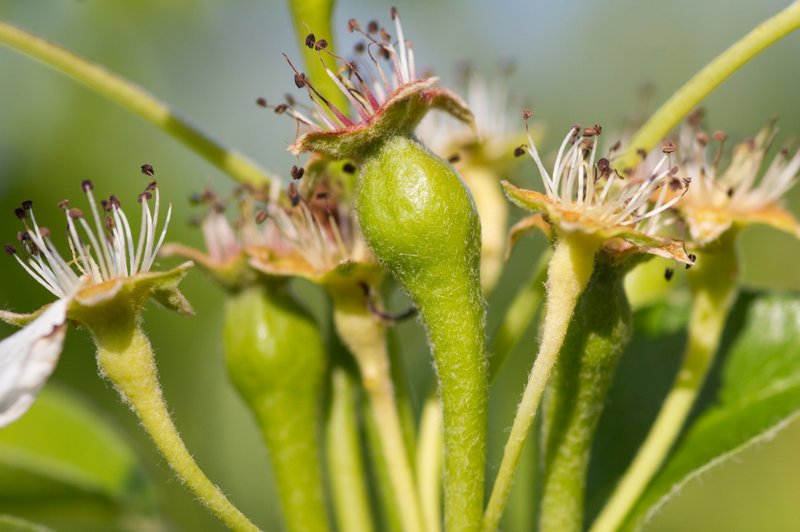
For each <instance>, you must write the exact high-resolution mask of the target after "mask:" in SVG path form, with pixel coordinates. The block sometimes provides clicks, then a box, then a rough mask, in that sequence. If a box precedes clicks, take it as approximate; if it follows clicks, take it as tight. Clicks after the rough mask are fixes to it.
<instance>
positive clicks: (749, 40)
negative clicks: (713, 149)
mask: <svg viewBox="0 0 800 532" xmlns="http://www.w3.org/2000/svg"><path fill="white" fill-rule="evenodd" d="M798 27H800V2H793V3H792V4H791V5H790V6H788V7H787V8H785V9H784V10H783V11H781V12H780V13H778V14H777V15H774V16H773V17H771V18H769V19H767V20H766V21H764V22H763V23H761V24H760V25H758V26H756V27H755V28H754V29H753V30H752V31H750V33H748V34H747V35H745V36H744V37H742V38H741V39H739V40H738V41H737V42H735V43H734V44H733V45H732V46H731V47H730V48H728V49H727V50H725V51H724V52H722V53H721V54H720V55H719V56H717V58H716V59H714V60H713V61H711V62H710V63H709V64H708V65H706V66H705V68H703V69H702V70H701V71H700V72H698V73H697V74H695V75H694V76H693V77H692V78H691V79H690V80H689V81H687V82H686V83H685V84H684V85H683V87H681V88H680V89H678V91H677V92H676V93H675V94H673V95H672V97H671V98H670V99H669V100H667V101H666V102H664V104H663V105H662V106H661V107H660V108H659V109H658V110H657V111H656V112H655V114H653V115H652V116H651V117H650V119H649V120H648V121H647V122H646V123H645V124H644V125H643V126H642V127H641V128H639V131H637V132H636V134H635V135H634V136H633V138H632V139H631V142H630V143H629V144H628V147H627V149H626V151H625V154H624V155H622V156H621V157H620V158H619V159H617V161H616V162H615V166H616V168H618V169H624V168H629V167H633V166H635V164H636V162H637V161H638V157H639V155H638V154H637V150H645V151H649V150H650V149H651V148H653V146H655V145H656V144H657V143H658V142H660V141H661V139H662V138H663V137H664V136H665V135H666V134H667V133H668V132H669V131H670V130H671V129H672V128H673V127H675V125H677V124H678V122H680V120H681V119H682V118H683V117H684V116H686V115H687V114H688V113H689V112H690V111H691V110H692V109H693V108H694V107H695V106H697V104H699V103H700V102H701V101H702V100H703V98H705V97H706V96H708V95H709V94H710V93H711V91H713V90H714V89H715V88H716V87H717V86H719V85H720V84H721V83H722V82H723V81H725V80H726V79H727V78H728V77H730V76H731V74H733V73H734V72H736V71H737V70H738V69H739V68H741V67H742V66H743V65H744V64H745V63H747V62H748V61H750V60H751V59H753V58H754V57H756V56H757V55H758V54H759V53H761V52H762V51H764V50H765V49H766V48H767V47H769V46H770V45H772V44H773V43H775V42H776V41H778V40H779V39H781V38H782V37H785V36H786V35H788V34H789V33H791V32H793V31H794V30H796V29H797V28H798Z"/></svg>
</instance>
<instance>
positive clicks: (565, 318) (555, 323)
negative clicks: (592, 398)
mask: <svg viewBox="0 0 800 532" xmlns="http://www.w3.org/2000/svg"><path fill="white" fill-rule="evenodd" d="M599 247H600V242H599V241H598V240H597V239H596V238H595V237H593V236H591V235H586V234H584V233H580V232H574V233H563V234H559V240H558V242H557V244H556V248H555V251H554V253H553V258H552V259H551V260H550V265H549V267H548V272H547V301H546V303H545V305H546V307H545V311H546V314H545V317H544V322H543V324H542V334H541V342H540V344H539V352H538V354H537V355H536V360H535V361H534V363H533V369H532V370H531V374H530V377H529V379H528V384H527V385H526V387H525V392H524V393H523V395H522V399H521V400H520V402H519V405H518V407H517V414H516V416H515V418H514V422H513V424H512V426H511V434H510V435H509V437H508V441H507V443H506V447H505V450H504V452H503V459H502V461H501V462H500V469H499V470H498V472H497V478H496V479H495V483H494V486H493V488H492V494H491V496H490V498H489V504H488V505H487V507H486V512H485V513H484V516H483V523H482V530H483V531H484V532H493V531H494V530H497V528H498V526H499V524H500V519H501V517H502V515H503V511H504V510H505V506H506V503H507V502H508V493H509V491H510V489H511V481H512V480H513V478H514V471H515V470H516V468H517V463H518V462H519V457H520V455H521V454H522V449H523V447H524V445H525V441H526V440H527V438H528V433H529V432H530V428H531V425H532V424H533V419H534V417H535V416H536V411H537V409H538V408H539V403H540V401H541V398H542V393H543V392H544V388H545V386H546V385H547V381H548V379H549V378H550V373H551V372H552V370H553V366H554V365H555V363H556V359H557V357H558V352H559V350H560V349H561V345H562V343H563V342H564V337H565V336H566V334H567V328H568V327H569V323H570V320H571V319H572V314H573V311H574V310H575V305H576V304H577V302H578V298H579V297H580V295H581V293H582V292H583V290H584V288H585V287H586V284H587V283H588V282H589V278H590V277H591V274H592V270H593V269H594V255H595V252H596V251H597V249H599Z"/></svg>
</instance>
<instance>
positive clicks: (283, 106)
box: [275, 103, 289, 115]
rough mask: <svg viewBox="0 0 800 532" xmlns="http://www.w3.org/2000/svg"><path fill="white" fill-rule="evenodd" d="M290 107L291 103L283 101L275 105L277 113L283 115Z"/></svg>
mask: <svg viewBox="0 0 800 532" xmlns="http://www.w3.org/2000/svg"><path fill="white" fill-rule="evenodd" d="M288 109H289V105H288V104H285V103H282V104H279V105H276V106H275V114H276V115H282V114H283V113H285V112H286V111H287V110H288Z"/></svg>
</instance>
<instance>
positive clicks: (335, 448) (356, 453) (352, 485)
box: [325, 366, 373, 532]
mask: <svg viewBox="0 0 800 532" xmlns="http://www.w3.org/2000/svg"><path fill="white" fill-rule="evenodd" d="M357 393H358V388H357V383H356V380H355V377H353V376H352V375H350V374H349V373H348V371H347V370H346V369H344V368H342V367H340V366H334V367H333V369H332V370H331V406H330V413H329V415H328V420H327V424H326V427H325V440H326V443H327V445H326V449H327V458H328V471H329V472H330V483H331V488H332V489H331V497H332V500H333V508H334V514H335V516H336V524H337V525H338V529H339V530H352V531H353V532H372V531H373V526H372V519H371V517H370V515H371V514H370V510H369V496H368V495H367V489H366V486H365V484H364V479H365V476H364V467H363V465H362V463H361V455H362V453H361V444H360V442H359V434H358V419H357V417H356V396H357Z"/></svg>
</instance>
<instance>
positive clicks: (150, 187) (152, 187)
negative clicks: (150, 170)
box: [144, 180, 158, 191]
mask: <svg viewBox="0 0 800 532" xmlns="http://www.w3.org/2000/svg"><path fill="white" fill-rule="evenodd" d="M157 188H158V181H156V180H153V181H150V182H149V183H147V186H146V187H144V190H145V191H148V190H155V189H157Z"/></svg>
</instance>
